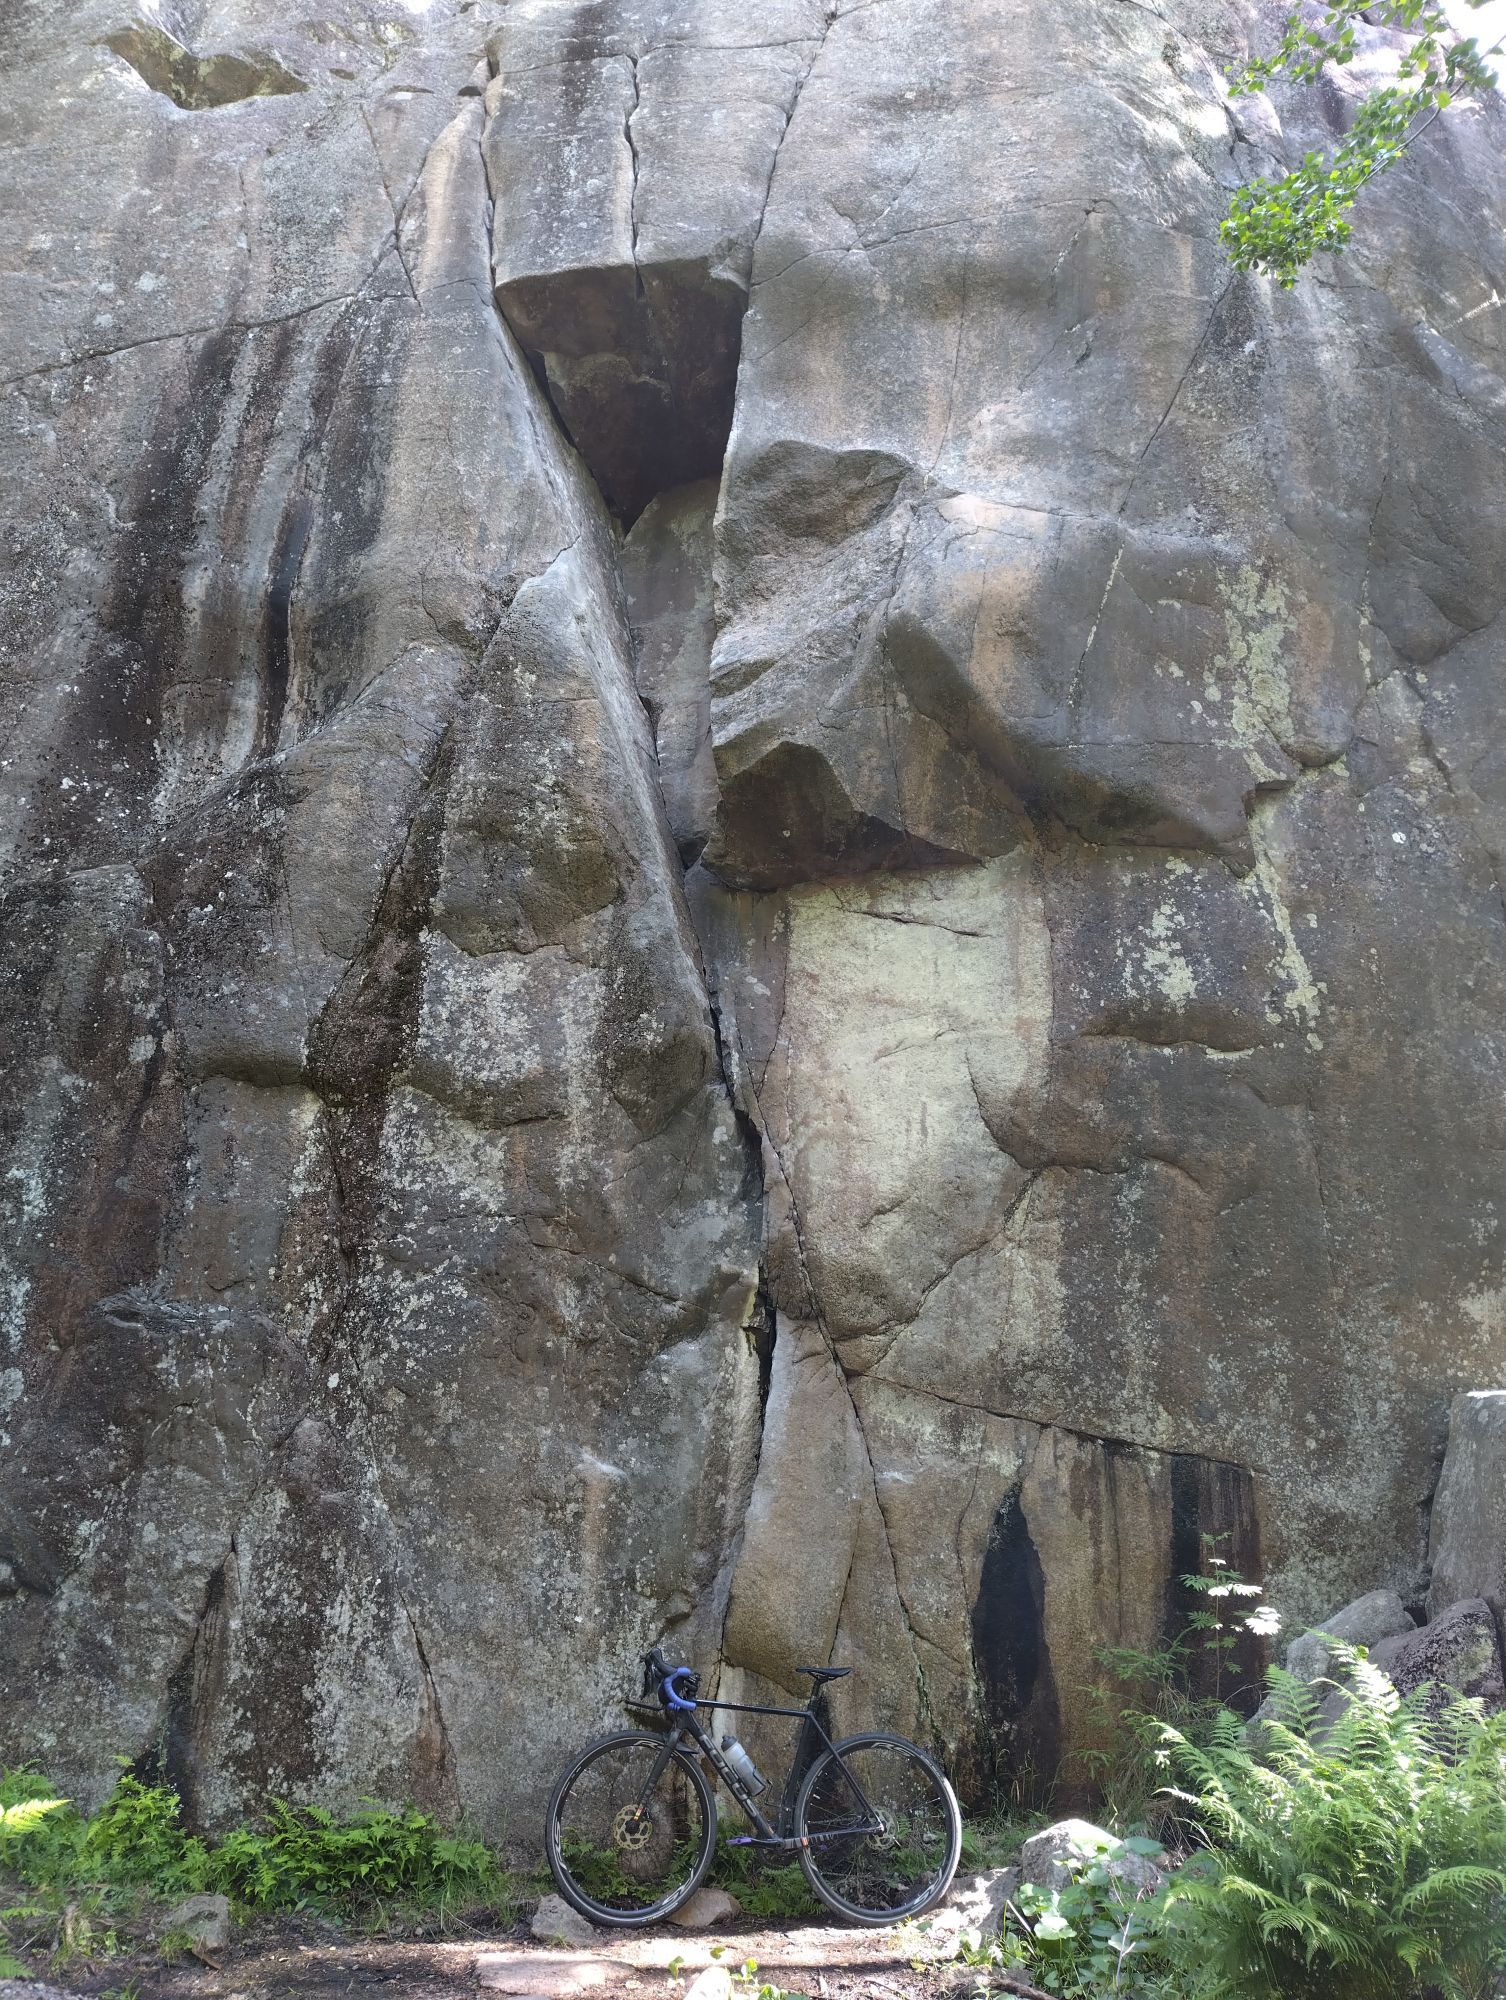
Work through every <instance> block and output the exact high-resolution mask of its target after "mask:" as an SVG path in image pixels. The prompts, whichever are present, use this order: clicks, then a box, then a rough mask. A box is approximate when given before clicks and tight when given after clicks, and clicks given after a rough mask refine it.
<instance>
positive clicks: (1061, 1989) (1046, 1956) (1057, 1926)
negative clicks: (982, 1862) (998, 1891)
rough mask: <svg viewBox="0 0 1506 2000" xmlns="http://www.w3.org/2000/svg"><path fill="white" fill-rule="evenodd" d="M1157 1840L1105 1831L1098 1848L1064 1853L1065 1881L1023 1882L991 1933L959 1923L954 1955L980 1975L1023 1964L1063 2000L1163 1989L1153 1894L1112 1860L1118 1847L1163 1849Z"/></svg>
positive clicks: (1139, 1998)
mask: <svg viewBox="0 0 1506 2000" xmlns="http://www.w3.org/2000/svg"><path fill="white" fill-rule="evenodd" d="M1161 1853H1162V1849H1161V1847H1160V1844H1159V1842H1157V1841H1154V1840H1147V1839H1143V1838H1139V1837H1132V1838H1129V1839H1119V1838H1117V1837H1114V1836H1109V1837H1107V1838H1106V1839H1105V1841H1104V1843H1103V1845H1102V1846H1101V1848H1099V1849H1098V1850H1096V1851H1094V1852H1091V1853H1089V1852H1083V1853H1080V1854H1072V1855H1069V1856H1067V1857H1066V1866H1067V1872H1068V1877H1069V1879H1068V1881H1067V1884H1066V1886H1065V1887H1063V1888H1055V1889H1048V1888H1044V1887H1042V1886H1040V1885H1038V1884H1037V1883H1034V1882H1024V1883H1022V1884H1021V1885H1020V1887H1019V1889H1018V1890H1017V1891H1016V1893H1015V1894H1014V1896H1013V1897H1012V1898H1011V1899H1010V1901H1009V1902H1008V1904H1007V1905H1006V1906H1005V1911H1004V1925H1003V1929H1002V1931H1001V1932H1000V1934H999V1936H998V1937H997V1938H984V1937H983V1936H981V1935H980V1934H979V1933H978V1932H976V1931H972V1932H967V1931H965V1932H964V1933H963V1934H962V1939H961V1942H960V1947H959V1956H960V1957H961V1958H962V1960H963V1962H964V1963H965V1964H969V1965H971V1966H973V1967H974V1969H975V1970H977V1971H978V1972H980V1973H981V1974H982V1975H983V1978H982V1979H981V1980H980V1984H981V1985H987V1983H988V1975H989V1974H990V1973H993V1972H998V1971H1015V1970H1018V1971H1023V1972H1026V1973H1028V1975H1029V1978H1030V1980H1031V1981H1032V1982H1033V1983H1035V1984H1036V1985H1038V1986H1039V1987H1040V1988H1041V1990H1042V1991H1043V1992H1046V1993H1056V1994H1061V1995H1062V1996H1063V2000H1099V1996H1101V1995H1107V1994H1122V1995H1124V1996H1125V2000H1153V1996H1168V1995H1169V1993H1170V1990H1171V1989H1170V1988H1169V1987H1168V1985H1167V1983H1166V1978H1165V1972H1164V1967H1163V1966H1162V1965H1161V1962H1160V1933H1159V1927H1158V1923H1157V1913H1158V1910H1159V1900H1158V1898H1157V1897H1156V1895H1155V1893H1154V1892H1153V1890H1152V1889H1151V1888H1149V1887H1148V1886H1145V1885H1143V1884H1139V1883H1136V1882H1135V1881H1133V1880H1131V1879H1130V1877H1129V1875H1128V1874H1127V1873H1125V1872H1124V1871H1123V1870H1121V1869H1116V1868H1115V1867H1114V1866H1113V1865H1112V1864H1113V1863H1114V1861H1115V1859H1116V1858H1117V1857H1120V1856H1123V1855H1157V1856H1159V1855H1161Z"/></svg>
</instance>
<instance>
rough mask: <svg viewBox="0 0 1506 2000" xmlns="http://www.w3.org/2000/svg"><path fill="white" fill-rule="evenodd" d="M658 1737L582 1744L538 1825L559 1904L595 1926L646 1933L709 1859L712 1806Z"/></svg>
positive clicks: (694, 1774) (695, 1774)
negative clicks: (641, 1928)
mask: <svg viewBox="0 0 1506 2000" xmlns="http://www.w3.org/2000/svg"><path fill="white" fill-rule="evenodd" d="M665 1751H666V1745H665V1741H664V1738H663V1737H662V1736H656V1735H652V1734H650V1733H649V1732H648V1731H646V1730H637V1729H634V1730H627V1731H625V1732H624V1733H623V1734H622V1735H620V1736H604V1737H602V1738H601V1740H600V1741H599V1742H596V1743H592V1744H589V1745H588V1746H587V1747H586V1748H585V1749H584V1750H582V1752H581V1753H580V1755H579V1756H578V1757H577V1758H576V1759H575V1761H574V1763H572V1764H571V1765H570V1766H569V1767H568V1768H567V1769H566V1770H565V1772H564V1773H563V1775H562V1776H561V1777H560V1779H559V1782H558V1783H557V1784H556V1785H555V1788H554V1791H553V1794H552V1795H551V1797H550V1800H549V1809H548V1812H547V1813H546V1815H545V1819H544V1846H545V1852H546V1854H547V1856H548V1860H549V1870H550V1873H551V1874H552V1875H553V1877H554V1879H555V1882H556V1884H557V1885H558V1888H559V1892H560V1894H561V1895H562V1896H563V1897H564V1899H565V1901H566V1902H567V1903H569V1904H570V1905H571V1906H572V1907H573V1908H574V1909H577V1910H579V1911H580V1913H581V1915H582V1916H583V1917H589V1918H590V1920H591V1922H592V1923H595V1924H625V1925H635V1924H652V1923H657V1922H658V1921H659V1919H660V1918H661V1917H667V1916H668V1915H669V1914H670V1912H671V1911H672V1910H677V1909H678V1908H679V1907H680V1905H681V1903H683V1902H685V1901H686V1899H687V1898H688V1897H690V1896H693V1895H694V1894H695V1892H696V1890H697V1889H698V1888H699V1887H700V1885H701V1882H702V1880H703V1878H704V1876H705V1874H706V1871H707V1869H708V1868H709V1867H710V1866H711V1861H712V1856H713V1854H714V1852H715V1849H716V1800H715V1797H714V1796H713V1794H712V1790H711V1787H710V1786H709V1785H708V1784H707V1782H706V1780H705V1777H704V1776H703V1775H702V1773H701V1770H700V1768H699V1766H698V1765H696V1764H694V1763H692V1762H691V1760H690V1758H689V1757H687V1756H685V1755H684V1753H683V1752H682V1751H680V1750H674V1751H670V1752H669V1754H668V1755H667V1756H666V1754H665Z"/></svg>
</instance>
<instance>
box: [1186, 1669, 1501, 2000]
mask: <svg viewBox="0 0 1506 2000" xmlns="http://www.w3.org/2000/svg"><path fill="white" fill-rule="evenodd" d="M1332 1653H1333V1657H1334V1659H1335V1661H1336V1662H1337V1664H1338V1667H1339V1671H1340V1673H1341V1674H1342V1676H1343V1684H1342V1692H1343V1694H1344V1697H1345V1700H1344V1704H1343V1706H1342V1708H1341V1710H1340V1712H1339V1714H1338V1715H1337V1716H1336V1717H1332V1718H1329V1719H1327V1720H1325V1714H1324V1695H1325V1694H1326V1693H1327V1692H1328V1691H1330V1690H1331V1689H1332V1688H1333V1687H1334V1686H1335V1685H1337V1683H1335V1682H1325V1683H1314V1684H1312V1685H1304V1684H1303V1683H1302V1682H1300V1681H1297V1680H1296V1679H1294V1678H1293V1677H1292V1676H1291V1675H1290V1674H1286V1673H1283V1672H1282V1671H1281V1670H1280V1669H1273V1670H1272V1671H1271V1673H1270V1675H1269V1677H1268V1679H1269V1683H1270V1686H1271V1691H1272V1694H1273V1695H1274V1697H1275V1701H1274V1709H1273V1714H1272V1718H1271V1719H1270V1720H1269V1721H1268V1722H1266V1723H1265V1724H1263V1725H1262V1726H1261V1727H1260V1728H1259V1730H1258V1731H1257V1732H1256V1734H1255V1736H1254V1738H1253V1740H1252V1738H1251V1736H1250V1735H1249V1733H1248V1732H1247V1730H1246V1726H1245V1724H1244V1723H1243V1722H1241V1720H1240V1719H1239V1718H1238V1717H1237V1716H1234V1715H1229V1714H1224V1715H1222V1716H1220V1717H1219V1718H1218V1719H1217V1720H1216V1721H1215V1723H1214V1725H1213V1727H1212V1729H1211V1731H1210V1733H1209V1736H1208V1740H1207V1741H1205V1742H1202V1743H1198V1742H1194V1741H1192V1740H1191V1739H1190V1738H1189V1737H1187V1736H1186V1735H1184V1734H1183V1733H1182V1732H1181V1731H1180V1730H1178V1729H1176V1728H1174V1727H1172V1726H1170V1725H1169V1724H1163V1725H1161V1727H1160V1729H1159V1732H1158V1733H1159V1739H1160V1750H1161V1756H1162V1758H1163V1759H1164V1762H1165V1766H1166V1768H1167V1770H1168V1771H1169V1773H1170V1774H1171V1776H1172V1777H1173V1778H1174V1779H1175V1780H1176V1781H1177V1782H1176V1783H1174V1784H1173V1785H1171V1786H1169V1787H1168V1788H1167V1789H1168V1792H1169V1795H1170V1796H1172V1797H1174V1798H1175V1799H1177V1800H1178V1801H1179V1802H1180V1803H1181V1805H1182V1806H1183V1807H1184V1808H1185V1810H1186V1811H1187V1813H1188V1815H1189V1817H1190V1818H1191V1819H1192V1821H1193V1823H1194V1824H1195V1825H1196V1826H1197V1827H1198V1828H1199V1829H1200V1831H1201V1836H1202V1839H1203V1840H1204V1841H1205V1842H1206V1845H1205V1846H1203V1848H1202V1849H1201V1851H1200V1852H1199V1853H1198V1854H1196V1855H1195V1856H1194V1858H1193V1859H1192V1860H1191V1861H1189V1862H1188V1863H1187V1864H1186V1865H1185V1866H1184V1867H1183V1868H1182V1869H1180V1870H1179V1871H1178V1873H1177V1874H1176V1875H1175V1876H1174V1877H1173V1878H1172V1880H1171V1882H1170V1883H1169V1884H1168V1885H1167V1888H1166V1889H1165V1891H1164V1892H1163V1896H1162V1901H1161V1908H1160V1911H1159V1918H1160V1923H1161V1926H1162V1928H1163V1931H1164V1935H1165V1942H1166V1947H1167V1950H1168V1954H1169V1956H1170V1959H1171V1962H1172V1963H1173V1965H1174V1966H1176V1967H1178V1968H1179V1969H1180V1971H1181V1972H1182V1973H1183V1975H1184V1976H1185V1977H1186V1978H1187V1979H1188V1981H1189V1991H1190V1992H1192V1993H1194V1994H1196V1995H1198V1996H1202V1997H1203V2000H1277V1996H1279V2000H1415V1996H1416V1995H1417V1994H1418V1993H1419V1991H1421V1990H1422V1989H1424V1988H1434V1989H1436V1990H1437V1991H1438V1992H1439V1993H1441V1994H1442V1995H1444V1996H1446V2000H1478V1996H1481V1995H1483V1994H1484V1993H1486V1991H1487V1990H1488V1987H1489V1983H1490V1978H1491V1973H1492V1969H1493V1967H1494V1966H1495V1965H1496V1963H1497V1961H1498V1958H1499V1955H1500V1953H1501V1950H1502V1940H1503V1936H1506V1717H1502V1716H1489V1717H1487V1716H1486V1715H1485V1714H1484V1713H1483V1712H1482V1710H1481V1707H1480V1704H1479V1703H1478V1702H1471V1701H1465V1700H1462V1699H1458V1698H1454V1699H1445V1700H1443V1701H1442V1702H1440V1697H1439V1691H1438V1690H1436V1689H1419V1690H1418V1691H1417V1692H1416V1693H1414V1694H1411V1695H1408V1696H1406V1697H1405V1698H1404V1697H1402V1696H1401V1695H1399V1694H1398V1693H1397V1691H1396V1689H1395V1688H1394V1687H1393V1686H1392V1684H1391V1682H1390V1681H1389V1680H1388V1679H1387V1678H1386V1676H1385V1675H1384V1674H1383V1673H1381V1672H1380V1671H1379V1669H1377V1668H1376V1667H1374V1666H1372V1665H1371V1664H1370V1662H1369V1661H1368V1660H1367V1659H1366V1658H1365V1656H1364V1654H1363V1652H1361V1651H1359V1650H1357V1649H1353V1648H1349V1647H1344V1646H1339V1645H1334V1646H1333V1647H1332Z"/></svg>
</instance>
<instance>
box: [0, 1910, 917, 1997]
mask: <svg viewBox="0 0 1506 2000" xmlns="http://www.w3.org/2000/svg"><path fill="white" fill-rule="evenodd" d="M718 1948H719V1951H718ZM922 1949H924V1943H923V1941H922V1940H918V1939H917V1937H916V1934H915V1932H914V1931H913V1930H899V1931H895V1930H885V1931H870V1930H857V1929H850V1928H847V1927H845V1926H842V1925H839V1924H830V1925H827V1924H820V1923H806V1924H802V1925H798V1926H796V1925H783V1926H774V1927H770V1926H768V1925H766V1924H760V1923H758V1922H755V1921H754V1920H752V1919H747V1920H744V1921H743V1922H741V1923H738V1924H735V1925H733V1926H729V1927H728V1928H726V1929H724V1930H719V1931H716V1932H697V1933H687V1932H686V1931H683V1930H677V1929H675V1928H674V1926H672V1925H668V1924H666V1925H662V1926H660V1927H658V1928H656V1929H654V1930H652V1931H639V1932H622V1933H616V1934H603V1936H602V1939H601V1941H600V1943H597V1944H593V1945H591V1946H590V1947H589V1948H585V1949H580V1950H561V1949H557V1948H547V1949H546V1948H545V1947H544V1946H542V1945H538V1944H535V1943H534V1942H533V1940H532V1939H531V1938H529V1937H528V1936H527V1934H526V1932H525V1931H524V1929H523V1928H522V1927H521V1926H519V1927H518V1928H517V1929H516V1930H515V1931H512V1932H505V1931H504V1932H500V1933H493V1934H491V1935H481V1934H477V1935H475V1936H468V1937H456V1936H454V1935H451V1936H449V1937H447V1938H445V1939H444V1940H442V1941H435V1942H422V1943H416V1942H406V1941H405V1942H393V1941H385V1940H380V1939H371V1940H367V1939H364V1938H360V1937H357V1936H350V1935H344V1934H331V1927H329V1926H320V1925H318V1924H317V1923H310V1922H300V1921H299V1920H291V1921H287V1920H285V1921H282V1922H272V1921H268V1922H265V1923H261V1924H255V1925H251V1926H248V1927H247V1928H246V1929H245V1930H244V1931H243V1932H241V1933H239V1934H238V1935H237V1937H236V1938H235V1940H234V1941H233V1942H232V1943H231V1945H230V1946H229V1947H228V1948H227V1949H226V1950H225V1951H223V1952H221V1953H216V1954H215V1956H216V1957H217V1958H218V1959H219V1961H220V1962H219V1965H218V1966H217V1967H211V1966H209V1965H206V1964H203V1963H200V1962H199V1961H198V1960H197V1959H194V1958H184V1959H179V1960H178V1961H176V1962H175V1963H174V1964H171V1965H164V1964H163V1962H162V1960H161V1959H160V1958H157V1957H147V1956H145V1955H141V1956H136V1955H132V1954H129V1953H127V1954H121V1955H117V1956H113V1957H110V1958H108V1959H97V1960H92V1961H89V1962H87V1963H83V1962H75V1963H74V1964H72V1965H70V1966H69V1967H68V1968H67V1969H66V1970H65V1971H63V1972H59V1971H56V1970H46V1969H44V1968H43V1967H42V1966H40V1965H39V1966H37V1968H36V1971H37V1980H38V1982H39V1983H32V1982H30V1981H21V1980H0V2000H50V1996H54V1995H70V1996H71V1995H88V1996H91V2000H106V1996H108V2000H133V1996H134V2000H281V1996H282V1995H285V1994H286V1995H306V1996H309V2000H326V1996H327V1997H328V2000H334V1996H336V1995H341V1994H380V1995H383V1996H393V1997H394V2000H396V1996H402V2000H484V1996H485V1995H487V1994H490V1993H495V1994H498V1995H511V1996H514V1997H515V2000H520V1997H521V1996H527V1995H532V1996H536V2000H577V1996H578V2000H627V1996H632V2000H661V1996H662V2000H677V1996H679V1995H681V1994H684V1993H685V1992H686V1990H687V1988H688V1987H689V1985H690V1983H691V1982H692V1980H693V1979H694V1978H695V1975H696V1974H697V1973H698V1972H700V1971H702V1970H704V1969H705V1968H707V1967H708V1966H711V1965H713V1964H721V1965H725V1966H727V1967H728V1968H729V1970H731V1971H732V1972H733V1973H734V1975H739V1974H741V1972H742V1968H743V1966H744V1964H745V1962H746V1961H747V1960H749V1959H752V1960H754V1961H756V1963H757V1971H756V1973H754V1974H753V1975H751V1976H750V1977H749V1979H748V1980H747V1983H746V1984H744V1983H743V1981H742V1979H741V1978H739V1979H738V1982H737V1985H736V1987H735V1989H734V1990H735V1992H736V1993H739V1994H741V1995H744V1996H747V2000H756V1996H757V1992H758V1988H759V1987H760V1986H761V1985H763V1984H765V1983H767V1984H769V1985H771V1986H777V1987H779V1988H782V1989H784V1990H785V1991H787V1992H792V1993H798V1994H806V1995H809V1996H810V2000H939V1996H940V1995H941V1994H942V1993H943V1992H944V1991H947V1990H952V1991H955V1990H956V1988H955V1977H956V1975H955V1971H954V1970H951V1969H950V1968H943V1967H942V1966H940V1965H936V1964H922V1965H920V1966H919V1968H918V1969H917V1967H916V1965H915V1964H913V1963H912V1961H913V1960H915V1959H916V1958H917V1956H918V1953H919V1951H920V1950H922ZM676 1959H678V1960H679V1964H678V1966H677V1967H676V1973H674V1974H672V1973H671V1972H670V1970H669V1968H670V1964H671V1962H672V1961H673V1960H676ZM40 1982H45V1983H40Z"/></svg>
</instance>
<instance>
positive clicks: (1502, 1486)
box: [1428, 1389, 1506, 1619]
mask: <svg viewBox="0 0 1506 2000" xmlns="http://www.w3.org/2000/svg"><path fill="white" fill-rule="evenodd" d="M1431 1554H1432V1574H1431V1577H1430V1579H1429V1584H1428V1604H1429V1606H1430V1607H1431V1609H1432V1610H1433V1611H1434V1613H1437V1612H1440V1611H1443V1610H1445V1609H1447V1607H1448V1606H1449V1605H1451V1604H1457V1603H1458V1602H1459V1601H1460V1599H1461V1598H1466V1597H1483V1598H1484V1599H1485V1601H1486V1603H1487V1604H1489V1606H1490V1608H1491V1610H1492V1611H1493V1612H1494V1613H1495V1615H1496V1617H1497V1618H1498V1619H1500V1618H1506V1390H1501V1389H1494V1390H1477V1391H1475V1392H1473V1393H1471V1394H1469V1395H1464V1396H1459V1397H1457V1398H1456V1399H1455V1402H1454V1407H1453V1412H1452V1415H1451V1417H1450V1420H1449V1432H1448V1449H1447V1451H1446V1452H1445V1453H1444V1457H1443V1472H1442V1474H1441V1476H1440V1478H1439V1481H1438V1492H1437V1495H1436V1496H1435V1498H1434V1501H1433V1520H1432V1543H1431Z"/></svg>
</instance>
